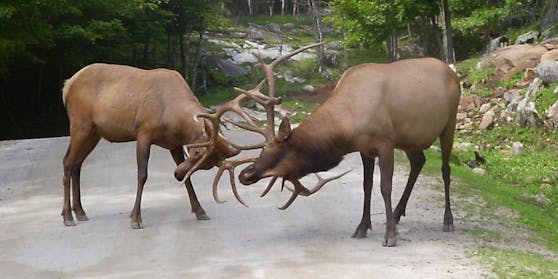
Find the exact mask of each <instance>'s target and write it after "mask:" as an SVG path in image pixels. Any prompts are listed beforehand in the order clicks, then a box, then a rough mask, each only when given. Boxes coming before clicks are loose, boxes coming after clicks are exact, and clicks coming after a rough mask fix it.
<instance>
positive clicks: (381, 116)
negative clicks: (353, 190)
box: [239, 58, 460, 246]
mask: <svg viewBox="0 0 558 279" xmlns="http://www.w3.org/2000/svg"><path fill="white" fill-rule="evenodd" d="M459 98H460V89H459V81H458V77H457V75H456V74H455V73H454V72H453V71H452V70H451V69H450V68H449V67H448V65H447V64H445V63H443V62H441V61H439V60H437V59H434V58H421V59H409V60H402V61H398V62H394V63H390V64H372V63H369V64H362V65H358V66H354V67H352V68H350V69H348V70H347V71H346V72H345V73H344V74H343V76H342V78H341V79H340V80H339V82H338V84H337V86H336V87H335V89H334V91H333V92H332V93H331V96H330V97H329V98H328V99H327V100H326V101H325V102H324V103H323V104H322V105H321V106H320V107H319V108H318V109H317V110H316V111H315V112H314V113H313V114H311V115H310V116H309V117H308V118H307V119H306V120H304V121H303V122H302V123H301V124H300V125H299V126H298V127H297V128H295V129H294V130H292V131H291V127H290V123H289V122H288V119H286V118H285V119H283V122H282V123H281V125H280V127H279V132H278V134H277V137H275V138H274V140H273V141H269V142H268V143H267V144H266V146H265V148H264V150H263V151H262V153H261V154H260V156H259V158H257V159H256V160H255V162H254V163H253V164H251V165H249V166H248V167H246V168H245V169H244V170H242V172H241V173H240V175H239V179H240V182H241V183H242V184H245V185H249V184H253V183H255V182H257V181H259V180H260V179H262V178H266V177H272V180H271V182H270V183H269V184H268V187H267V188H266V190H265V191H264V194H265V193H267V191H269V189H270V188H271V187H272V186H273V183H274V182H275V180H276V179H277V178H279V177H281V178H283V183H285V181H289V182H291V183H292V184H293V186H294V189H290V190H291V191H292V192H293V193H292V196H291V198H290V199H289V200H288V201H287V203H286V204H285V205H284V206H283V207H282V208H281V209H285V208H287V207H289V206H290V205H291V204H292V202H293V201H294V200H295V198H296V197H297V196H298V195H303V196H308V195H311V194H313V193H315V192H316V191H318V190H319V189H320V188H321V187H323V186H324V185H325V184H326V183H327V182H329V181H331V180H333V179H336V178H339V177H340V176H342V175H344V174H341V175H338V176H336V177H333V178H330V179H322V178H321V177H319V176H318V183H317V185H315V186H314V187H313V188H311V189H309V188H306V187H305V186H303V185H302V184H301V183H300V181H299V179H300V178H301V177H303V176H305V175H307V174H309V173H316V172H320V171H325V170H329V169H331V168H333V167H335V166H336V165H338V164H339V163H340V162H341V160H342V159H343V157H344V155H345V154H347V153H351V152H356V151H358V152H360V155H361V158H362V163H363V166H364V183H363V188H364V209H363V213H362V219H361V222H360V224H359V225H358V226H357V228H356V231H355V232H354V234H353V237H355V238H363V237H366V234H367V231H368V229H371V221H370V198H371V190H372V184H373V183H372V178H373V172H374V163H375V159H376V157H378V158H379V167H380V173H381V182H380V188H381V194H382V197H383V199H384V203H385V210H386V232H385V236H384V242H383V245H384V246H395V245H396V243H397V238H396V222H398V221H399V219H400V217H401V216H402V215H405V208H406V205H407V201H408V199H409V196H410V194H411V190H412V188H413V186H414V184H415V182H416V179H417V177H418V175H419V173H420V171H421V169H422V167H423V165H424V163H425V161H426V159H425V156H424V153H423V150H424V149H426V148H428V147H429V146H430V145H432V143H433V142H434V141H435V140H436V139H437V138H439V139H440V144H441V149H442V168H441V169H442V177H443V181H444V191H445V212H444V221H443V231H453V230H454V226H453V217H452V213H451V207H450V195H449V194H450V193H449V190H450V189H449V186H450V165H449V157H450V153H451V149H452V144H453V136H454V131H455V122H456V113H457V106H458V102H459ZM396 148H397V149H401V150H403V151H404V152H405V153H406V154H407V157H408V159H409V161H410V164H411V170H410V174H409V178H408V181H407V185H406V187H405V190H404V192H403V195H402V197H401V200H400V201H399V204H398V205H397V207H396V208H395V211H392V205H391V192H392V176H393V168H394V149H396ZM262 196H263V194H262Z"/></svg>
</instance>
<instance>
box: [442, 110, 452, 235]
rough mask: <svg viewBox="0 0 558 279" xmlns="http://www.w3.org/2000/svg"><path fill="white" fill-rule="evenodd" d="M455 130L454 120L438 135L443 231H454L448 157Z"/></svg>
mask: <svg viewBox="0 0 558 279" xmlns="http://www.w3.org/2000/svg"><path fill="white" fill-rule="evenodd" d="M454 131H455V121H454V122H453V123H450V124H449V125H448V128H446V130H444V132H443V133H442V135H441V136H440V146H441V148H442V179H443V180H444V194H445V210H444V225H443V227H442V230H443V231H444V232H452V231H455V227H454V226H453V215H452V213H451V204H450V188H449V187H450V180H451V167H450V165H449V159H450V155H451V149H452V147H453V133H454Z"/></svg>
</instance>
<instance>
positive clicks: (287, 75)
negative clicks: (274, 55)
mask: <svg viewBox="0 0 558 279" xmlns="http://www.w3.org/2000/svg"><path fill="white" fill-rule="evenodd" d="M283 77H284V78H285V80H286V81H287V82H290V83H295V82H297V83H303V82H306V80H305V79H303V78H301V77H295V76H293V73H292V72H291V71H286V72H285V73H284V74H283Z"/></svg>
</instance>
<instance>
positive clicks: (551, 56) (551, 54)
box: [541, 48, 558, 61]
mask: <svg viewBox="0 0 558 279" xmlns="http://www.w3.org/2000/svg"><path fill="white" fill-rule="evenodd" d="M544 60H552V61H555V60H558V48H557V49H551V50H549V51H548V52H546V53H545V54H543V55H541V61H544Z"/></svg>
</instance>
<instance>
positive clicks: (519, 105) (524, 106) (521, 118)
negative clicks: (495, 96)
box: [506, 78, 544, 127]
mask: <svg viewBox="0 0 558 279" xmlns="http://www.w3.org/2000/svg"><path fill="white" fill-rule="evenodd" d="M542 83H543V82H542V80H541V79H540V78H535V79H534V80H533V82H531V84H530V85H529V88H528V89H527V91H526V92H525V95H524V96H523V97H522V98H517V99H516V100H514V101H513V102H512V103H510V104H509V105H508V107H507V108H506V112H507V115H508V116H517V117H515V119H514V120H515V121H516V122H518V123H519V125H520V126H521V127H542V126H543V124H544V123H543V121H542V120H541V117H540V115H539V113H538V112H537V110H536V109H535V104H534V103H533V102H532V101H531V99H534V97H535V95H536V94H537V92H538V91H539V88H540V86H541V85H542Z"/></svg>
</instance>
